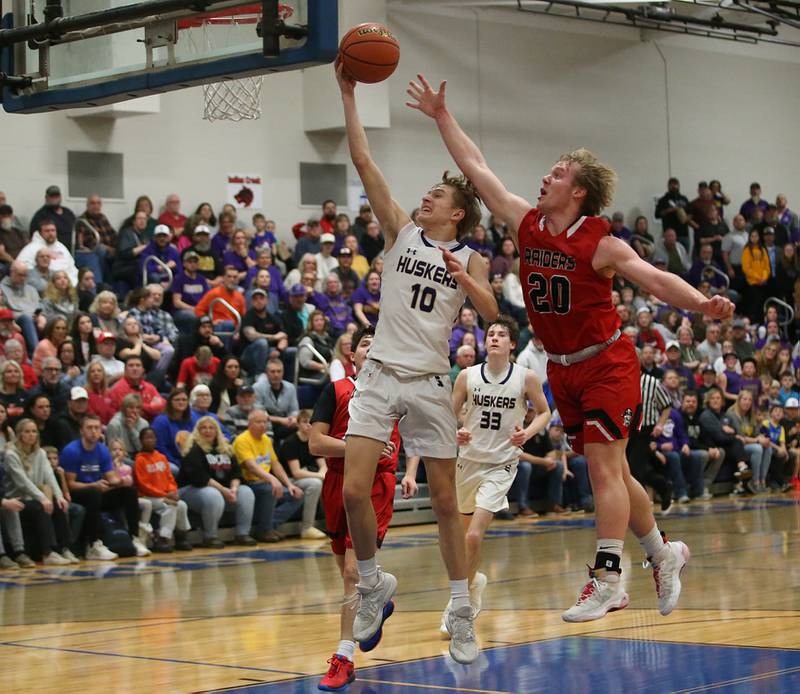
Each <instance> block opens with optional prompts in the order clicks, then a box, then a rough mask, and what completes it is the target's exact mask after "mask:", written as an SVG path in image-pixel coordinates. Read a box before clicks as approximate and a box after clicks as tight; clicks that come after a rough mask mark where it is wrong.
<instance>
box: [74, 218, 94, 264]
mask: <svg viewBox="0 0 800 694" xmlns="http://www.w3.org/2000/svg"><path fill="white" fill-rule="evenodd" d="M78 227H81V229H84V230H86V231H91V232H92V233H93V234H94V242H95V245H97V244H98V243H100V232H99V231H97V229H95V228H94V227H93V226H92V225H91V224H89V222H87V221H86V220H85V219H76V220H75V224H73V225H72V241H71V242H70V243H71V244H72V246H71V247H70V249H69V251H70V252H71V253H72V254H73V255H74V254H75V253H78V252H79V251H82V252H84V253H91V249H79V248H78V246H77V245H76V243H77V241H78Z"/></svg>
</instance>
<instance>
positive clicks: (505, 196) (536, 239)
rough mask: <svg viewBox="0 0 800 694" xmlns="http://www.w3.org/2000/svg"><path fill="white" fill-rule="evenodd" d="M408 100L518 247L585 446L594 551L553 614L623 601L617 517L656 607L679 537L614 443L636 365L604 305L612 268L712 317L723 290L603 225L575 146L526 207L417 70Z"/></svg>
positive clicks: (631, 399)
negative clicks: (634, 545)
mask: <svg viewBox="0 0 800 694" xmlns="http://www.w3.org/2000/svg"><path fill="white" fill-rule="evenodd" d="M418 77H419V82H418V83H417V82H411V83H410V85H409V89H408V94H409V96H410V97H411V99H412V101H411V102H409V103H408V106H410V107H411V108H415V109H417V110H419V111H422V113H424V114H425V115H427V116H429V117H431V118H433V119H434V120H435V121H436V125H437V127H438V128H439V132H440V134H441V136H442V139H443V140H444V143H445V145H446V146H447V149H448V150H449V151H450V154H451V155H452V157H453V159H455V161H456V163H457V164H458V166H459V168H460V169H461V171H462V172H463V173H464V174H465V175H466V176H467V177H468V178H469V179H470V180H471V181H472V182H473V184H474V185H475V186H476V188H477V189H478V192H479V193H480V195H481V198H482V199H483V201H484V202H485V203H486V205H487V207H488V208H489V210H491V212H492V214H494V215H495V217H497V218H499V219H501V220H502V221H503V222H505V223H506V224H507V225H508V228H509V230H510V235H511V237H512V238H513V240H514V243H515V244H516V246H517V249H518V251H519V254H520V279H521V282H522V285H523V289H524V292H525V301H526V305H527V309H528V317H529V319H530V322H531V325H532V326H533V329H534V332H535V333H536V336H537V337H539V338H540V339H541V340H542V342H543V343H544V347H545V350H546V351H547V352H548V357H549V362H548V366H547V373H548V381H549V383H550V386H551V388H552V391H553V396H554V398H555V401H556V405H557V407H558V412H559V414H560V415H561V418H562V420H563V422H564V426H565V430H566V432H567V434H568V436H569V440H570V443H571V445H572V447H573V448H574V449H575V451H576V452H578V453H582V454H583V455H585V456H586V458H587V460H588V464H589V476H590V478H591V482H592V490H593V493H594V500H595V508H596V512H597V517H596V526H597V553H596V556H595V561H594V566H593V568H592V569H591V571H590V580H589V582H588V583H587V584H586V585H585V586H584V587H583V589H582V590H581V592H580V594H579V596H578V600H577V602H576V603H575V605H573V606H572V607H571V608H570V609H568V610H567V611H566V612H565V613H564V614H563V618H564V620H565V621H568V622H584V621H590V620H592V619H599V618H600V617H602V616H604V615H605V614H606V613H607V612H610V611H613V610H619V609H622V608H624V607H626V606H627V605H628V595H627V594H626V593H625V591H624V590H623V587H622V584H621V582H620V573H621V570H620V558H621V556H622V546H623V540H624V537H625V531H626V528H627V527H628V526H630V528H631V530H633V532H634V534H635V535H636V536H637V537H638V538H639V542H640V543H641V545H642V548H643V549H644V551H645V555H646V556H647V558H648V560H649V561H650V562H651V564H652V565H653V576H654V578H655V583H656V593H657V595H658V604H659V610H660V612H661V614H663V615H668V614H669V613H670V612H671V611H672V610H673V609H674V607H675V605H676V603H677V601H678V597H679V596H680V590H681V583H680V571H681V569H682V568H683V566H684V565H685V564H686V562H687V561H688V559H689V550H688V548H687V547H686V545H685V544H684V543H683V542H666V540H665V539H664V538H663V536H662V535H661V533H660V532H659V530H658V526H657V525H656V522H655V518H654V517H653V509H652V504H651V503H650V499H649V498H648V496H647V493H646V492H645V491H644V489H643V488H642V486H641V485H640V484H639V483H638V482H637V481H636V480H634V479H633V477H632V476H631V473H630V469H629V467H628V462H627V459H626V458H625V445H626V439H627V437H628V433H629V431H630V430H631V428H632V427H634V426H638V420H639V417H640V413H641V393H640V388H639V365H638V360H637V359H636V353H635V351H634V348H633V345H632V344H631V343H630V341H629V340H621V339H619V337H620V331H619V325H620V321H619V318H618V317H617V315H616V312H615V311H614V309H613V307H612V305H611V279H612V277H613V276H614V275H615V274H619V275H621V276H622V277H624V278H626V279H628V280H630V281H631V282H634V283H635V284H637V285H639V286H640V287H642V288H644V289H645V290H647V292H649V293H651V294H654V295H655V296H657V297H659V298H660V299H662V300H663V301H665V302H666V303H668V304H670V305H672V306H677V307H679V308H683V309H686V310H689V311H695V312H702V313H705V314H706V315H708V316H710V317H712V318H727V317H729V316H731V315H732V314H733V304H732V303H731V302H730V301H729V300H728V299H725V298H724V297H721V296H715V297H713V298H712V299H706V298H705V297H704V296H703V295H702V294H701V293H700V292H698V291H697V290H696V289H694V288H693V287H691V286H690V285H688V284H687V283H686V282H684V281H683V280H682V279H680V278H679V277H678V276H677V275H673V274H670V273H666V272H661V271H660V270H657V269H656V268H654V267H653V266H652V265H650V264H648V263H646V262H645V261H643V260H642V259H641V258H639V256H638V255H637V254H636V253H635V252H634V251H633V249H632V248H631V247H630V246H628V245H627V244H626V243H624V242H623V241H620V240H619V239H617V238H614V237H613V236H611V235H610V234H609V233H608V228H607V226H606V224H605V223H604V222H603V221H602V220H600V219H599V218H598V217H597V215H599V214H600V212H601V210H602V209H603V208H604V207H607V206H608V205H609V204H610V202H611V199H612V197H613V192H614V186H615V183H616V175H615V174H614V172H613V171H612V170H611V169H610V168H609V167H607V166H606V165H604V164H602V163H600V162H599V161H598V160H597V159H596V158H595V157H594V155H593V154H592V153H591V152H589V151H588V150H585V149H579V150H577V151H575V152H572V153H570V154H567V155H564V156H563V157H561V158H560V159H559V160H558V161H557V162H556V163H555V165H554V166H553V167H552V169H551V170H550V171H549V172H548V173H547V174H546V175H545V176H544V177H543V178H542V187H541V189H540V191H539V197H538V201H537V206H536V207H532V206H531V204H530V203H528V202H527V201H526V200H524V199H523V198H521V197H519V196H517V195H514V194H513V193H510V192H509V191H508V190H507V189H506V187H505V186H504V185H503V183H502V182H501V181H500V179H499V178H498V177H497V176H496V175H495V174H494V173H493V172H492V170H491V169H490V168H489V166H488V164H487V163H486V160H485V159H484V157H483V155H482V154H481V152H480V150H479V149H478V147H477V146H476V145H475V143H474V142H472V140H470V138H469V137H468V136H467V135H466V133H464V131H463V130H462V129H461V127H460V126H459V125H458V123H457V122H456V120H455V118H453V116H452V115H451V114H450V113H449V111H448V110H447V107H446V105H445V83H444V82H442V83H441V85H440V87H439V90H438V91H435V90H433V89H432V88H431V86H430V85H429V84H428V82H427V81H426V80H425V78H424V77H423V76H422V75H418Z"/></svg>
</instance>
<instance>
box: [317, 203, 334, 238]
mask: <svg viewBox="0 0 800 694" xmlns="http://www.w3.org/2000/svg"><path fill="white" fill-rule="evenodd" d="M319 225H320V227H321V228H322V232H323V233H325V234H332V233H333V231H334V229H335V228H336V203H335V202H334V201H333V200H326V201H325V202H323V203H322V219H320V220H319Z"/></svg>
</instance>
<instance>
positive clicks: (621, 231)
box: [610, 212, 633, 241]
mask: <svg viewBox="0 0 800 694" xmlns="http://www.w3.org/2000/svg"><path fill="white" fill-rule="evenodd" d="M610 230H611V235H612V236H616V237H617V238H618V239H622V240H623V241H630V240H631V236H633V232H632V231H631V230H630V229H628V227H626V226H625V215H624V214H622V212H615V213H614V214H612V215H611V227H610Z"/></svg>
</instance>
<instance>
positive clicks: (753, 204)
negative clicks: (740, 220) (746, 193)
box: [739, 181, 767, 222]
mask: <svg viewBox="0 0 800 694" xmlns="http://www.w3.org/2000/svg"><path fill="white" fill-rule="evenodd" d="M756 208H758V209H760V210H761V211H762V212H764V211H766V209H767V201H766V200H762V199H761V184H760V183H756V182H755V181H754V182H753V183H751V184H750V197H749V198H748V199H747V200H745V201H744V202H743V203H742V206H741V207H740V208H739V214H740V215H742V216H743V217H744V218H745V219H746V220H747V221H748V222H749V221H751V218H752V217H753V212H754V211H755V210H756Z"/></svg>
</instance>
